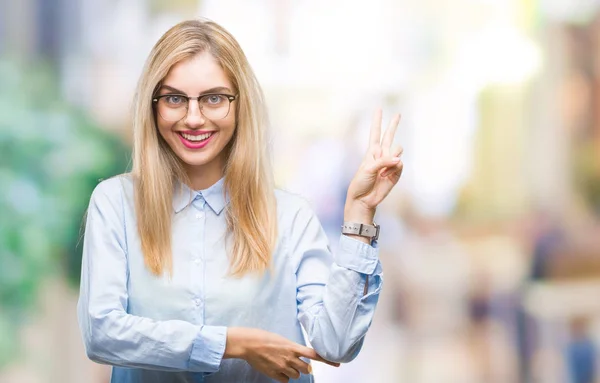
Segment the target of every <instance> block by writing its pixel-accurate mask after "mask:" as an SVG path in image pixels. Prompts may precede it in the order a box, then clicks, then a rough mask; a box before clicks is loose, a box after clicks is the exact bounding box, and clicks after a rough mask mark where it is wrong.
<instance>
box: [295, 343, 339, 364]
mask: <svg viewBox="0 0 600 383" xmlns="http://www.w3.org/2000/svg"><path fill="white" fill-rule="evenodd" d="M296 354H298V356H303V357H305V358H309V359H312V360H316V361H317V362H322V363H326V364H328V365H330V366H334V367H339V365H340V364H339V363H336V362H330V361H328V360H326V359H323V357H321V355H319V354H317V352H316V351H315V350H314V349H312V348H309V347H306V346H301V345H298V346H297V348H296Z"/></svg>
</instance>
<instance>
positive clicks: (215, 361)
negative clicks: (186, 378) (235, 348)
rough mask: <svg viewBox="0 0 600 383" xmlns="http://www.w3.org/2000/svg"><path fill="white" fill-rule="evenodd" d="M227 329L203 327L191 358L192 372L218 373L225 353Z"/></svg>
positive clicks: (195, 342) (195, 341)
mask: <svg viewBox="0 0 600 383" xmlns="http://www.w3.org/2000/svg"><path fill="white" fill-rule="evenodd" d="M226 342H227V327H223V326H202V329H201V330H200V333H199V334H198V337H197V338H196V340H194V345H193V346H192V355H191V357H190V363H189V364H190V370H191V371H204V372H209V373H211V372H217V371H218V370H219V367H220V366H221V360H222V359H223V354H224V353H225V344H226Z"/></svg>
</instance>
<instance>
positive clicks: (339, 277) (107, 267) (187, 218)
mask: <svg viewBox="0 0 600 383" xmlns="http://www.w3.org/2000/svg"><path fill="white" fill-rule="evenodd" d="M223 181H224V180H223V179H221V180H220V181H218V182H217V183H216V184H214V185H213V186H211V187H210V188H208V189H206V190H202V191H192V190H190V189H189V188H188V187H187V186H185V185H183V184H182V185H180V187H178V188H176V190H175V192H174V196H173V221H172V247H173V277H172V279H169V277H168V276H162V277H157V276H154V275H153V274H152V273H150V272H149V271H148V270H147V269H146V267H145V265H144V257H143V255H142V251H141V246H140V238H139V236H138V232H137V228H136V217H135V211H134V200H133V181H132V178H131V176H130V175H121V176H117V177H114V178H111V179H108V180H105V181H103V182H101V183H100V184H99V185H98V186H97V187H96V189H95V190H94V192H93V194H92V196H91V200H90V205H89V210H88V214H87V222H86V231H85V240H84V247H83V265H82V271H81V291H80V296H79V303H78V307H77V312H78V318H79V326H80V328H81V332H82V335H83V340H84V343H85V348H86V351H87V354H88V356H89V358H90V359H92V360H93V361H96V362H98V363H103V364H109V365H112V366H113V369H112V379H111V382H112V383H133V382H140V383H159V382H160V383H170V382H194V383H200V382H205V383H211V382H220V383H221V382H231V383H242V382H244V383H246V382H256V383H263V382H274V381H273V380H271V379H269V378H268V377H267V376H265V375H263V374H261V373H259V372H258V371H256V370H254V369H253V368H252V367H251V366H250V365H249V364H248V363H247V362H246V361H244V360H241V359H223V358H222V357H223V353H224V350H225V343H226V335H227V327H230V326H234V327H253V328H259V329H263V330H267V331H271V332H273V333H277V334H279V335H282V336H284V337H286V338H287V339H290V340H292V341H294V342H296V343H299V344H303V345H304V344H306V343H305V340H304V336H303V333H302V328H304V330H305V332H306V334H307V335H308V341H309V342H310V344H311V346H312V347H313V348H314V349H315V350H316V352H317V353H318V354H320V355H321V356H323V357H324V358H325V359H328V360H331V361H339V362H348V361H350V360H352V359H353V358H354V357H356V355H357V354H358V352H359V351H360V348H361V347H362V343H363V340H364V336H365V334H366V332H367V330H368V328H369V326H370V324H371V321H372V318H373V313H374V310H375V306H376V304H377V300H378V298H379V292H380V291H381V286H382V268H381V264H380V262H379V257H378V250H377V247H376V246H375V247H373V246H369V245H367V244H365V243H362V242H360V241H357V240H355V239H353V238H350V237H347V236H345V235H341V236H340V243H339V249H338V251H336V256H335V257H333V256H332V254H331V252H330V250H329V246H328V241H327V237H326V235H325V233H324V231H323V229H322V227H321V224H320V223H319V220H318V218H317V217H316V215H315V214H314V212H313V210H312V209H311V208H310V205H309V204H308V203H307V202H306V201H305V200H304V199H302V198H300V197H298V196H295V195H293V194H291V193H288V192H284V191H281V190H276V192H275V194H276V199H277V214H278V230H279V237H278V241H277V244H276V248H275V251H274V252H273V257H272V265H273V268H272V272H270V273H266V274H264V275H260V276H258V275H247V276H244V277H241V278H235V277H230V276H228V270H229V259H228V255H227V254H228V253H227V250H226V249H227V248H229V245H230V240H229V239H226V238H225V234H226V229H227V224H226V219H225V216H226V214H225V212H226V209H225V208H226V205H227V199H226V197H224V193H223ZM228 238H230V236H229V237H228ZM226 244H227V247H226ZM367 276H369V278H367ZM367 280H368V282H367ZM366 283H368V286H367V292H366V294H365V284H366ZM301 326H302V327H301ZM293 381H294V382H312V381H313V379H312V376H311V375H302V376H301V377H300V378H299V379H297V380H293Z"/></svg>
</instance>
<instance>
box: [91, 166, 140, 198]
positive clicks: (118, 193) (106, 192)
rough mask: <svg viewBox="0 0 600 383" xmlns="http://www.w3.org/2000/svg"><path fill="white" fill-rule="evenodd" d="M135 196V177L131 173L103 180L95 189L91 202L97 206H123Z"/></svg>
mask: <svg viewBox="0 0 600 383" xmlns="http://www.w3.org/2000/svg"><path fill="white" fill-rule="evenodd" d="M132 194H133V177H132V175H131V173H124V174H119V175H116V176H114V177H110V178H107V179H104V180H101V181H100V183H98V185H96V187H95V188H94V191H93V192H92V196H91V202H93V203H96V204H107V203H108V204H111V205H115V204H117V203H118V204H121V203H122V202H123V200H124V199H127V197H129V196H131V195H132Z"/></svg>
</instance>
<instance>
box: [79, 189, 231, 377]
mask: <svg viewBox="0 0 600 383" xmlns="http://www.w3.org/2000/svg"><path fill="white" fill-rule="evenodd" d="M123 202H124V201H123V195H122V187H121V184H120V180H118V179H117V178H113V179H110V180H107V181H103V182H102V183H100V184H99V185H98V186H97V187H96V189H95V190H94V192H93V193H92V197H91V199H90V204H89V208H88V212H87V219H86V229H85V237H84V245H83V260H82V269H81V286H80V296H79V301H78V305H77V315H78V320H79V327H80V330H81V333H82V337H83V341H84V345H85V349H86V352H87V355H88V357H89V358H90V359H91V360H93V361H95V362H98V363H102V364H110V365H115V366H122V367H134V368H143V369H151V370H163V371H190V372H207V373H210V372H215V371H217V370H218V369H219V366H220V364H221V360H222V357H223V353H224V350H225V342H226V328H225V327H220V326H198V325H194V324H192V323H189V322H186V321H181V320H167V321H155V320H152V319H150V318H144V317H139V316H134V315H131V314H128V313H127V302H128V295H127V279H128V271H127V270H128V267H127V239H126V236H125V221H124V213H123Z"/></svg>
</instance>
